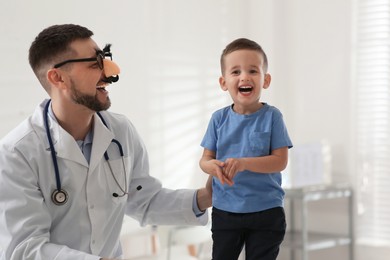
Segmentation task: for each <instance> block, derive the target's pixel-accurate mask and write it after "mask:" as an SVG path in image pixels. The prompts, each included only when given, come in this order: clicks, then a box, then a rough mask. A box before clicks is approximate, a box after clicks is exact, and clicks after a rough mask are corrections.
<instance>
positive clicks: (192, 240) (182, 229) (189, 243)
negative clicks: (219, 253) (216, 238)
mask: <svg viewBox="0 0 390 260" xmlns="http://www.w3.org/2000/svg"><path fill="white" fill-rule="evenodd" d="M211 241H212V239H211V231H210V227H209V226H174V227H171V228H170V230H169V232H168V240H167V260H174V259H178V260H187V259H188V260H196V259H200V258H199V257H200V253H201V251H202V249H203V246H204V245H206V244H207V243H209V244H210V243H211ZM180 246H181V247H182V248H183V247H184V248H185V247H186V248H187V250H184V252H183V251H181V252H180V253H178V250H175V248H177V247H180ZM210 258H211V255H210V257H209V258H208V259H210Z"/></svg>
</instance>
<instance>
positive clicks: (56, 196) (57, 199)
mask: <svg viewBox="0 0 390 260" xmlns="http://www.w3.org/2000/svg"><path fill="white" fill-rule="evenodd" d="M51 200H52V201H53V203H54V204H56V205H59V206H61V205H64V204H65V203H66V202H67V201H68V193H67V192H66V191H65V190H63V189H61V190H54V191H53V193H52V194H51Z"/></svg>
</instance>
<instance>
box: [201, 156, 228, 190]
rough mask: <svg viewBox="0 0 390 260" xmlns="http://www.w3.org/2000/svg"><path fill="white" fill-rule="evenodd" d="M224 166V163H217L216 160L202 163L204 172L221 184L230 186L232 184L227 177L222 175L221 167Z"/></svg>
mask: <svg viewBox="0 0 390 260" xmlns="http://www.w3.org/2000/svg"><path fill="white" fill-rule="evenodd" d="M224 166H225V163H224V162H221V161H218V160H215V159H213V160H209V161H207V162H206V163H204V168H205V169H206V172H207V173H208V174H210V175H213V176H215V177H217V178H218V179H219V181H220V182H221V184H225V183H226V184H228V185H230V186H232V185H233V184H234V182H233V181H232V180H231V179H229V178H228V177H227V176H225V175H224V172H223V167H224Z"/></svg>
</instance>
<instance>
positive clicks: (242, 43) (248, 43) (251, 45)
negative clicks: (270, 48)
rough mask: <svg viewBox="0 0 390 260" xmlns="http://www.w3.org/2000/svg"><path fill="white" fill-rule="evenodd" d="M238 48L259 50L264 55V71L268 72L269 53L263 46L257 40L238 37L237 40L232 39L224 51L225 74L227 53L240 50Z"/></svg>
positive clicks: (222, 65)
mask: <svg viewBox="0 0 390 260" xmlns="http://www.w3.org/2000/svg"><path fill="white" fill-rule="evenodd" d="M238 50H253V51H257V52H259V53H260V54H261V55H262V56H263V62H264V64H263V69H264V72H267V70H268V59H267V55H266V54H265V52H264V50H263V48H261V46H260V45H259V44H258V43H257V42H255V41H252V40H249V39H246V38H239V39H236V40H234V41H232V42H231V43H229V44H228V45H227V46H226V48H225V49H224V50H223V51H222V55H221V60H220V62H221V72H222V74H224V70H225V57H226V55H228V54H230V53H232V52H234V51H238Z"/></svg>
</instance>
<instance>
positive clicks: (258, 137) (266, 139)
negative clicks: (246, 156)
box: [249, 132, 271, 156]
mask: <svg viewBox="0 0 390 260" xmlns="http://www.w3.org/2000/svg"><path fill="white" fill-rule="evenodd" d="M249 138H250V147H251V150H252V152H253V153H254V155H255V156H264V155H269V154H270V153H271V132H252V133H251V134H250V136H249Z"/></svg>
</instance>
